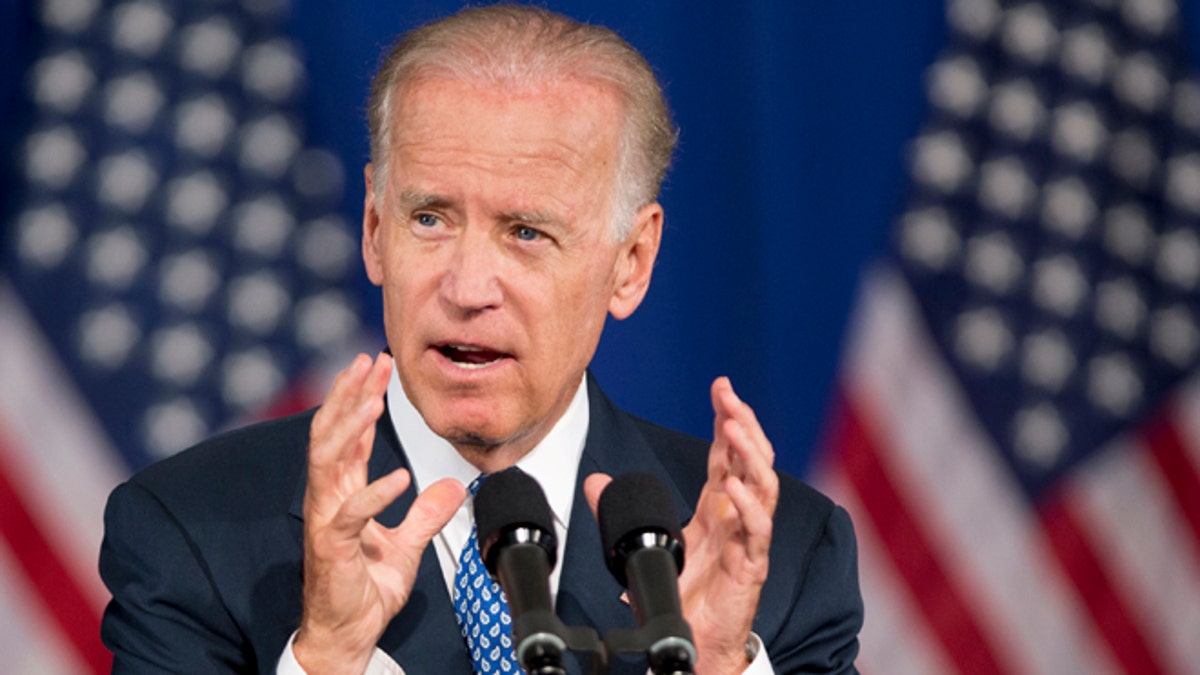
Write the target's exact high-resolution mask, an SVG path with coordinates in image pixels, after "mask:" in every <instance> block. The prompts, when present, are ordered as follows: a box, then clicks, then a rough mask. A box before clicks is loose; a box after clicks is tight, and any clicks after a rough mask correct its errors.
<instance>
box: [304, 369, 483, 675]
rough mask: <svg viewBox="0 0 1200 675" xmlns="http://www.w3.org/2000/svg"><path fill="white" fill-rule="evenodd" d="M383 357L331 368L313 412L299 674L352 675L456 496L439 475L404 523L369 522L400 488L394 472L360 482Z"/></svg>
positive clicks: (400, 473)
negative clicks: (322, 397) (329, 384)
mask: <svg viewBox="0 0 1200 675" xmlns="http://www.w3.org/2000/svg"><path fill="white" fill-rule="evenodd" d="M391 369H392V357H391V356H389V355H387V354H380V355H379V357H378V358H376V359H375V360H374V362H372V361H371V358H370V357H368V356H366V355H364V354H360V355H359V356H358V357H357V358H356V359H355V360H354V362H353V363H351V364H350V366H348V367H347V368H346V369H345V370H343V371H342V372H341V373H339V374H338V376H337V378H336V379H335V380H334V383H333V387H332V388H331V389H330V391H329V395H328V396H327V397H326V399H325V403H324V404H323V405H322V406H321V408H320V410H318V411H317V413H316V415H315V416H314V417H313V421H312V428H311V432H310V435H309V447H308V487H307V490H306V492H305V494H304V616H303V619H302V620H301V624H300V631H299V633H298V634H297V635H296V640H295V642H294V643H293V650H294V653H295V656H296V660H297V661H298V662H299V663H300V665H301V666H302V667H304V669H305V671H307V672H308V673H311V674H313V675H316V674H317V673H322V674H324V673H355V674H356V675H357V674H358V673H362V672H363V670H364V669H365V668H366V665H367V662H368V661H369V660H370V658H371V653H372V652H373V651H374V648H375V643H376V642H377V641H378V640H379V637H380V635H382V634H383V630H384V628H385V627H387V624H388V622H389V621H391V619H392V617H394V616H395V615H396V614H397V613H398V612H399V611H400V609H401V608H403V607H404V605H405V603H406V602H407V601H408V597H409V594H410V593H411V591H412V586H413V581H414V580H415V579H416V575H417V567H418V565H419V564H420V561H421V554H422V552H423V551H424V550H425V547H426V546H427V545H428V544H429V541H430V539H432V538H433V536H434V535H435V534H437V533H438V531H440V530H441V529H442V527H443V526H445V524H446V523H447V522H449V520H450V518H451V517H452V516H453V515H454V512H455V511H456V510H457V509H458V507H459V506H460V505H461V504H462V502H463V500H464V499H465V498H466V489H465V488H464V487H463V486H462V484H461V483H459V482H458V481H456V480H453V479H445V480H441V481H438V482H437V483H434V484H433V485H430V486H429V487H428V488H426V489H425V490H424V491H423V492H422V493H421V494H420V495H419V496H418V497H417V499H416V501H415V502H414V503H413V506H412V508H411V509H410V510H409V512H408V515H407V516H406V517H405V519H404V521H403V522H402V523H400V524H399V525H397V526H396V527H394V528H391V529H389V528H386V527H384V526H383V525H381V524H380V523H379V522H378V521H376V520H375V516H376V515H378V514H379V513H380V512H382V511H383V510H384V509H385V508H386V507H387V506H388V505H389V504H391V503H392V502H393V501H394V500H395V499H396V498H397V497H399V496H400V494H401V493H403V492H404V491H405V490H406V489H408V486H409V483H410V482H411V478H410V476H409V473H408V471H407V470H405V469H398V470H396V471H394V472H392V473H390V474H388V475H386V476H383V477H381V478H379V479H377V480H376V481H375V482H373V483H369V484H368V483H367V461H368V460H369V459H370V457H371V447H372V445H373V444H374V441H375V423H376V421H377V420H378V419H379V416H380V415H381V414H382V413H383V410H384V403H383V395H384V393H385V392H386V391H387V385H388V379H389V377H390V374H391Z"/></svg>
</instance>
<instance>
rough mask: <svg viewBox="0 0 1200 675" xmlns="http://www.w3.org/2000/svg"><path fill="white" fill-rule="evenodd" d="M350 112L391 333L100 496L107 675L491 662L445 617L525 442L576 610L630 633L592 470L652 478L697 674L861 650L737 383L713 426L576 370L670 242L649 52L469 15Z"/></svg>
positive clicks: (426, 33) (817, 661) (534, 17)
mask: <svg viewBox="0 0 1200 675" xmlns="http://www.w3.org/2000/svg"><path fill="white" fill-rule="evenodd" d="M370 126H371V139H372V163H371V164H370V165H368V166H367V167H366V170H365V178H366V200H365V204H364V209H363V259H364V261H365V264H366V270H367V274H368V276H369V277H370V279H371V281H372V282H374V283H375V284H376V285H378V286H380V287H381V289H382V293H383V304H384V317H385V324H386V332H387V341H388V346H389V352H388V353H384V354H381V355H379V356H378V357H376V358H374V359H371V358H369V357H367V356H361V355H360V356H359V358H358V359H356V360H355V361H354V362H353V363H352V364H351V365H350V366H349V367H348V368H346V370H344V371H343V372H342V373H341V374H340V375H339V376H338V377H337V379H336V381H335V383H334V385H333V387H332V389H331V390H330V392H329V394H328V397H327V398H326V400H325V402H324V404H323V405H322V406H321V407H320V408H319V409H318V410H317V411H315V413H313V412H310V413H307V414H303V415H300V416H297V417H294V418H289V419H284V420H279V421H274V422H269V423H266V424H263V425H259V426H256V427H252V428H249V429H245V430H241V431H236V432H232V433H230V434H226V435H224V436H221V437H218V438H216V439H213V440H210V441H208V442H206V443H203V444H201V445H200V446H198V447H197V448H194V449H192V450H190V451H187V452H185V453H182V454H181V455H179V456H177V457H175V458H173V459H171V460H168V461H166V462H163V463H161V464H158V465H156V466H154V467H151V468H150V469H148V470H146V471H145V472H143V473H142V474H139V475H138V476H136V477H135V478H133V479H132V480H131V481H130V482H129V483H127V484H126V485H123V486H122V487H120V488H118V489H117V490H116V491H115V492H114V494H113V496H112V498H111V500H110V503H109V507H108V511H107V514H106V524H107V531H106V539H105V544H104V549H103V552H102V557H101V570H102V573H103V575H104V578H105V581H106V583H107V584H108V586H109V588H110V589H111V590H112V592H113V601H112V603H111V605H110V606H109V608H108V610H107V612H106V614H105V620H104V628H103V637H104V639H105V642H106V644H107V645H108V646H109V647H110V648H111V649H112V650H113V652H114V654H115V666H114V669H115V670H116V671H118V672H143V671H144V672H158V671H169V672H219V671H236V672H243V671H244V672H254V671H271V670H275V669H278V671H279V672H308V673H343V672H344V673H362V672H364V671H366V672H378V673H395V672H407V673H457V672H463V673H466V672H471V671H472V669H474V670H475V671H476V672H489V671H490V670H491V669H492V668H496V669H498V670H503V669H505V668H509V667H511V665H512V661H511V659H512V656H511V654H510V653H509V652H511V642H510V638H508V636H507V635H505V636H503V637H501V638H499V639H497V641H496V642H495V643H488V644H484V645H482V648H481V644H480V643H479V642H478V640H479V637H478V635H477V634H473V633H472V631H470V630H468V629H467V627H468V626H470V625H471V621H472V620H473V619H471V618H469V617H464V616H461V612H459V613H460V615H459V616H457V617H456V610H463V611H465V610H464V608H465V607H466V605H467V604H468V603H466V602H460V600H461V598H460V595H461V594H462V593H464V592H465V591H464V590H463V589H464V588H465V587H466V585H467V581H466V579H465V576H464V575H465V574H466V573H467V572H466V568H467V566H468V561H469V560H471V558H470V557H469V556H471V555H478V553H477V543H476V541H475V536H474V532H473V529H472V527H473V526H472V524H471V511H470V508H469V503H470V496H469V494H468V491H467V489H466V488H465V487H464V485H466V484H469V483H472V482H473V481H474V480H475V479H476V477H478V476H480V475H481V474H483V475H486V474H490V473H495V472H497V471H501V470H503V469H505V468H507V467H510V466H513V465H514V464H515V465H517V466H519V467H521V468H522V469H523V470H525V471H526V472H527V473H529V474H531V475H532V476H533V477H534V478H535V479H537V480H538V482H539V483H540V484H541V485H542V486H543V487H544V489H545V491H546V493H547V496H548V500H549V502H550V505H551V508H552V510H553V513H554V517H555V521H556V523H555V526H556V529H557V530H558V535H559V536H558V540H559V560H560V561H561V564H560V565H559V566H558V568H557V569H556V570H555V572H554V574H553V576H552V578H551V584H552V586H553V587H554V590H555V592H556V611H557V612H558V614H559V615H560V616H561V617H562V618H563V619H564V621H566V622H567V623H568V624H575V625H590V626H594V627H596V628H597V629H598V630H600V631H601V632H602V633H603V632H606V631H607V630H609V629H610V628H613V627H627V628H628V627H632V626H633V625H635V624H634V619H633V616H632V612H631V610H630V608H629V607H628V606H627V605H626V604H625V603H624V602H623V601H622V599H621V588H620V587H619V586H618V585H617V584H616V582H615V581H613V580H612V579H611V578H610V577H609V575H608V574H607V573H606V572H605V571H604V568H603V565H604V563H603V554H602V551H601V545H600V542H599V535H598V533H597V529H596V525H595V523H594V522H593V521H592V513H591V509H590V508H589V503H590V504H591V505H592V506H594V504H595V502H596V500H597V499H598V496H599V493H600V491H601V490H603V488H604V486H605V485H606V483H607V481H608V480H609V478H608V476H609V475H613V474H619V473H624V472H628V471H642V472H648V473H651V474H655V475H657V476H659V477H661V478H662V479H664V481H666V482H667V483H668V484H669V485H670V486H671V488H672V491H673V494H674V497H675V499H676V500H677V501H678V503H679V506H680V509H681V510H682V511H683V512H684V514H685V517H686V520H687V526H686V528H685V529H684V539H685V543H686V547H687V563H686V566H685V569H684V572H683V575H682V576H681V578H680V582H679V583H680V592H681V595H682V600H683V609H684V614H685V616H686V618H687V619H688V621H689V623H690V624H691V627H692V630H693V632H694V636H695V644H696V650H697V655H698V656H697V663H696V668H697V672H703V673H740V672H746V671H747V669H750V670H751V671H755V672H771V669H772V666H773V667H774V670H775V671H776V672H821V673H826V672H837V673H843V672H853V659H854V656H855V654H856V652H857V633H858V629H859V627H860V625H861V617H862V606H861V600H860V598H859V593H858V587H857V580H856V569H855V550H854V541H853V533H852V530H851V526H850V523H849V520H848V518H847V517H846V515H845V513H844V512H843V511H841V510H840V509H838V508H837V507H835V506H833V505H832V504H831V503H830V502H829V501H828V500H827V499H825V498H824V497H822V496H820V495H819V494H817V493H816V492H814V491H813V490H811V489H810V488H808V487H806V486H804V485H803V484H802V483H800V482H799V481H797V480H795V479H793V478H791V477H788V476H783V475H778V474H776V472H775V471H774V470H773V468H772V462H773V457H774V455H773V450H772V447H771V444H770V442H769V441H768V440H767V438H766V436H765V434H764V433H763V431H762V429H761V428H760V426H759V424H758V422H757V420H756V419H755V416H754V413H753V411H752V410H751V409H750V408H749V407H748V406H747V405H746V404H745V403H743V402H742V401H741V400H739V399H738V397H737V395H736V394H734V392H733V389H732V387H731V386H730V384H729V381H728V380H726V379H724V378H721V379H718V380H717V381H716V382H715V383H714V384H713V386H712V403H713V409H714V412H715V422H714V425H713V435H714V439H713V441H712V442H711V444H709V443H706V442H701V441H699V440H698V439H693V438H690V437H687V436H684V435H681V434H678V433H675V432H672V431H668V430H665V429H662V428H660V427H657V426H654V425H652V424H649V423H647V422H644V421H642V420H638V419H636V418H633V417H630V416H629V415H627V414H625V413H623V412H621V411H619V410H617V409H616V408H615V407H614V406H613V405H612V404H611V403H610V402H609V401H608V399H607V398H605V396H604V394H603V393H602V392H601V391H600V389H599V387H598V386H597V384H596V383H595V382H594V381H593V380H592V379H591V378H590V377H589V376H588V374H587V367H588V363H589V361H590V360H591V358H592V355H593V354H594V352H595V349H596V345H597V343H598V341H599V339H600V334H601V331H602V328H603V326H604V321H605V317H606V316H607V315H610V314H611V315H612V316H614V317H616V318H617V319H623V318H625V317H627V316H629V315H630V314H632V313H633V311H634V310H635V309H636V308H637V307H638V305H639V304H640V302H641V300H642V298H643V297H644V295H645V293H646V290H647V288H648V286H649V283H650V276H651V271H652V269H653V266H654V260H655V257H656V255H657V252H658V247H659V241H660V238H661V236H662V223H663V209H662V207H661V206H660V205H659V204H658V203H657V193H658V189H659V185H660V183H661V182H662V178H663V175H664V173H665V171H666V167H667V164H668V162H669V159H670V153H671V150H672V146H673V144H674V129H673V127H672V125H671V122H670V118H669V114H668V111H667V108H666V104H665V102H664V100H663V97H662V93H661V91H660V89H659V86H658V84H657V82H656V81H655V78H654V76H653V74H652V73H651V71H650V69H649V67H648V65H647V64H646V63H645V61H644V60H643V59H642V58H641V56H640V55H639V54H638V53H637V52H636V51H634V50H633V49H632V48H631V47H630V46H629V45H628V44H626V43H625V42H624V41H622V40H621V39H620V38H619V37H617V36H616V35H615V34H613V33H612V32H611V31H608V30H607V29H603V28H599V27H594V26H587V25H583V24H579V23H576V22H574V21H572V20H570V19H567V18H565V17H562V16H558V15H555V14H552V13H550V12H547V11H544V10H540V9H531V8H515V7H496V8H482V9H473V10H467V11H464V12H461V13H459V14H458V15H455V16H453V17H450V18H449V19H446V20H443V21H441V22H438V23H435V24H431V25H429V26H426V27H423V28H420V29H418V30H416V31H414V32H413V33H411V34H409V35H408V36H406V37H405V38H403V39H402V40H401V41H400V42H399V43H398V44H397V46H396V47H395V48H394V49H393V50H392V52H391V53H390V54H389V55H388V57H387V59H386V60H385V61H384V63H383V66H382V67H381V69H380V72H379V73H378V74H377V75H376V77H375V80H374V83H373V86H372V93H371V101H370ZM414 493H417V494H416V495H415V496H414ZM773 534H774V537H773ZM485 621H486V619H485ZM460 626H462V628H461V630H460ZM486 639H487V638H486V636H485V637H484V640H486ZM501 647H502V648H503V649H501ZM493 659H495V660H493ZM625 667H628V668H630V669H632V672H639V671H640V672H645V668H646V666H645V662H644V660H643V661H642V662H641V663H623V662H617V663H614V671H616V670H620V669H622V668H625Z"/></svg>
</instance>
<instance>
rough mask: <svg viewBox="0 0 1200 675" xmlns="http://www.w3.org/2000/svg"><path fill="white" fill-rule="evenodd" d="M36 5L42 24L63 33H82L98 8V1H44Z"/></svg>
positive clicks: (90, 22)
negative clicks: (39, 11) (38, 7)
mask: <svg viewBox="0 0 1200 675" xmlns="http://www.w3.org/2000/svg"><path fill="white" fill-rule="evenodd" d="M38 4H39V6H40V7H41V17H42V23H44V24H46V26H48V27H50V28H54V29H57V30H59V31H62V32H64V33H82V32H83V31H84V30H86V29H87V28H88V26H90V25H91V24H92V20H93V19H94V18H95V16H96V10H97V9H99V8H100V0H45V1H44V2H41V3H38Z"/></svg>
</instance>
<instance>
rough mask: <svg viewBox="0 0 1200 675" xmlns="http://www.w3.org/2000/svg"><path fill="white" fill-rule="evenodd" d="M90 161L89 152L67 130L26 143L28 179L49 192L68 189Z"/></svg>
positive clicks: (31, 138)
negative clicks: (85, 162) (51, 189)
mask: <svg viewBox="0 0 1200 675" xmlns="http://www.w3.org/2000/svg"><path fill="white" fill-rule="evenodd" d="M86 160H87V150H85V149H84V147H83V144H82V143H80V142H79V137H78V136H77V135H76V134H75V132H74V131H73V130H72V129H71V128H69V127H67V126H58V127H54V128H52V129H46V130H44V131H38V132H35V133H33V134H31V135H30V136H29V138H28V139H27V140H26V142H25V175H26V176H27V177H28V178H29V180H30V181H31V182H34V183H41V184H43V185H45V186H46V187H49V188H63V187H66V186H67V184H68V183H70V182H71V180H72V179H74V178H75V174H76V173H77V172H78V171H79V168H80V167H81V166H82V165H83V163H84V161H86Z"/></svg>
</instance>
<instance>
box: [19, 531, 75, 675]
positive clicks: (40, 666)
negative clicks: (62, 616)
mask: <svg viewBox="0 0 1200 675" xmlns="http://www.w3.org/2000/svg"><path fill="white" fill-rule="evenodd" d="M0 598H3V601H0V668H2V669H3V672H4V675H46V674H47V673H56V674H61V675H67V674H68V673H84V672H89V670H90V669H89V668H88V667H87V666H86V665H85V664H84V662H83V660H82V658H81V657H80V656H79V654H78V652H77V651H76V650H75V649H73V648H72V647H71V645H70V644H68V643H67V642H66V640H65V638H64V637H63V636H62V631H60V630H59V628H58V625H57V623H56V622H55V620H54V617H52V616H51V615H50V613H49V610H48V609H47V608H46V607H45V605H44V604H43V602H42V599H41V598H40V597H38V596H37V595H36V593H35V591H34V589H33V588H31V587H30V584H29V580H28V578H27V577H26V576H25V573H24V572H23V571H22V570H21V568H20V564H19V563H18V562H17V560H16V557H15V554H14V553H13V551H12V548H11V547H10V546H9V545H8V541H7V540H6V539H5V538H4V537H3V536H0Z"/></svg>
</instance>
